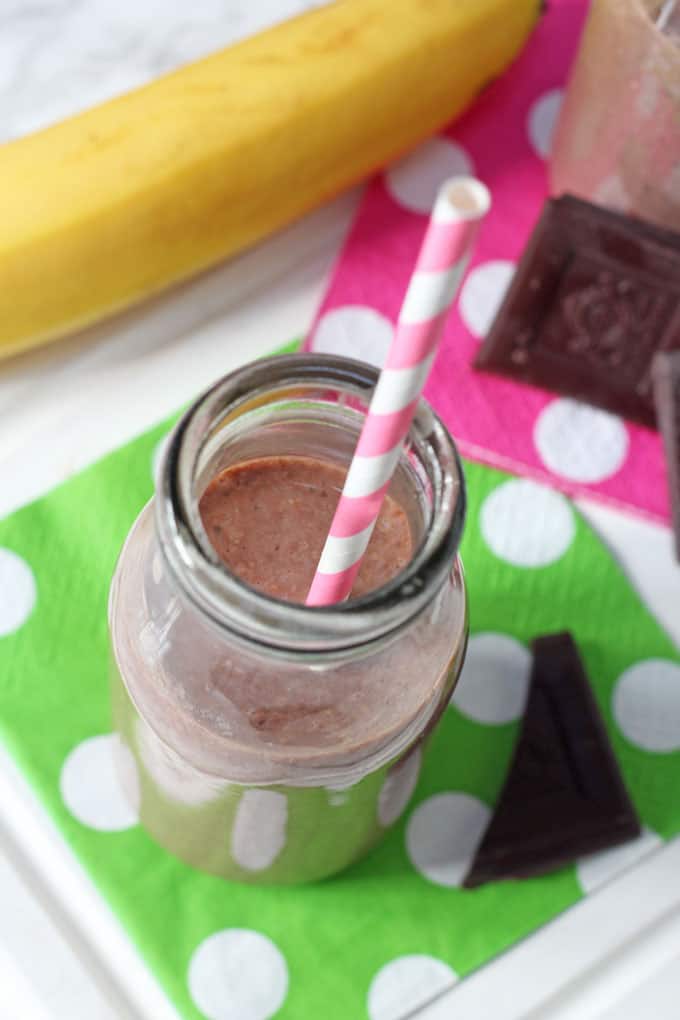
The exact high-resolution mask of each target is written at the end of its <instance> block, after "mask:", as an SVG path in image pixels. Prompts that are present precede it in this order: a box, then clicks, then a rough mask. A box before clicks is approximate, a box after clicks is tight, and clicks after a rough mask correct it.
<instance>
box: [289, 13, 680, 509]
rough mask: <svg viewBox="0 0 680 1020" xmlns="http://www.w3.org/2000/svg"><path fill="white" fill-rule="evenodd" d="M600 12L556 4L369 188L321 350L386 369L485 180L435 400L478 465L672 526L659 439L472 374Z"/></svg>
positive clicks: (435, 375) (328, 311)
mask: <svg viewBox="0 0 680 1020" xmlns="http://www.w3.org/2000/svg"><path fill="white" fill-rule="evenodd" d="M587 7H588V4H587V0H550V2H549V4H548V9H547V11H546V12H545V13H544V15H543V16H542V18H541V20H540V22H539V24H538V26H537V28H536V30H535V31H534V33H533V35H532V37H531V39H530V41H529V43H528V45H527V47H526V48H525V50H524V52H523V53H522V55H521V56H520V58H519V60H518V61H517V62H516V63H515V64H514V66H513V67H512V68H511V69H510V71H509V72H507V73H506V74H505V75H503V77H502V78H500V79H499V80H497V81H496V82H494V83H493V84H492V85H490V86H489V87H488V88H487V89H486V90H485V92H484V93H483V94H482V95H481V96H480V97H479V99H478V101H477V102H476V103H475V104H474V106H473V108H472V109H471V110H470V111H469V112H468V113H467V114H465V115H464V116H463V117H462V118H459V119H458V120H457V121H456V122H455V123H454V124H452V125H450V127H448V128H447V129H446V130H445V131H444V132H443V133H442V134H441V135H440V136H438V137H436V138H433V139H431V140H430V141H428V142H426V143H425V144H424V145H423V146H421V147H420V148H419V149H418V150H416V151H415V152H414V153H412V154H411V155H409V156H407V157H406V158H405V159H403V160H402V161H401V162H400V163H398V164H396V165H394V166H392V167H391V168H390V169H388V170H387V171H386V173H385V174H384V175H382V176H380V177H378V178H377V179H375V180H374V181H373V182H372V183H371V184H370V185H369V186H368V189H367V192H366V195H365V197H364V200H363V204H362V206H361V209H360V211H359V214H358V217H357V220H356V222H355V224H354V227H353V229H352V231H351V234H350V236H349V238H348V240H347V243H346V244H345V247H344V250H343V252H342V254H341V256H340V259H339V262H338V264H337V266H336V269H335V272H334V275H333V278H332V280H331V284H330V287H329V289H328V293H327V294H326V297H325V299H324V301H323V304H322V306H321V309H320V312H319V315H318V318H317V320H316V322H315V324H314V327H313V329H312V332H311V334H310V339H309V342H308V346H310V347H311V348H312V349H313V350H317V351H327V352H330V351H332V352H335V353H342V354H346V355H348V356H353V357H360V358H363V359H364V360H367V361H372V362H374V363H376V364H381V363H382V359H383V357H384V355H385V352H386V350H387V347H388V345H389V342H390V339H391V336H392V332H393V327H394V324H395V323H396V320H397V316H398V313H399V308H400V305H401V301H402V298H403V295H404V292H405V290H406V285H407V282H408V279H409V275H410V273H411V271H412V268H413V265H414V262H415V259H416V255H417V252H418V248H419V246H420V242H421V240H422V237H423V232H424V230H425V225H426V222H427V216H428V213H429V211H430V208H431V205H432V202H433V199H434V196H435V193H436V190H437V186H438V184H439V183H441V181H442V179H443V178H445V177H447V176H449V175H451V174H456V173H465V172H471V173H475V174H476V175H477V176H479V177H480V178H481V179H482V180H483V181H484V182H485V183H486V184H487V185H488V186H489V188H490V190H491V193H492V198H493V206H492V209H491V212H490V214H489V216H488V218H487V220H486V222H485V224H484V226H483V228H482V231H481V234H480V238H479V242H478V245H477V248H476V251H475V254H474V257H473V259H472V262H471V264H470V268H469V270H468V273H467V276H466V279H465V282H464V285H463V288H462V291H461V295H460V301H459V304H458V308H457V309H456V310H455V311H454V312H453V313H452V314H451V316H450V318H449V321H448V324H447V328H446V331H445V335H444V340H443V344H442V348H441V350H440V353H439V355H438V357H437V361H436V364H435V368H434V370H433V372H432V376H431V378H430V380H429V383H428V385H427V388H426V391H425V395H426V396H427V397H428V399H429V400H430V402H431V403H432V404H433V406H434V407H435V408H436V410H437V411H438V412H439V414H440V415H441V416H442V418H443V419H444V420H445V421H446V423H447V424H448V426H449V427H450V429H451V431H452V432H453V434H454V435H455V437H456V439H457V441H458V444H459V447H460V449H461V452H462V453H463V454H464V455H465V456H467V457H469V458H471V459H475V460H479V461H481V462H483V463H486V464H492V465H495V466H498V467H502V468H505V469H507V470H510V471H513V472H515V473H517V474H523V475H529V476H531V477H534V478H536V479H539V480H541V481H545V482H549V483H550V484H551V485H553V486H555V487H557V488H559V489H562V490H563V491H564V492H567V493H569V494H571V495H588V496H592V497H595V498H597V499H600V500H602V501H604V502H608V503H610V504H614V505H617V506H619V507H621V508H625V509H629V510H633V511H636V512H638V513H642V514H644V515H646V516H648V517H650V518H652V519H656V520H658V521H668V519H669V506H668V496H667V490H666V476H665V467H664V461H663V453H662V448H661V442H660V439H659V436H658V435H657V434H656V433H655V432H652V431H650V430H648V429H645V428H642V427H640V426H637V425H633V424H630V423H628V422H624V421H622V420H621V419H619V418H617V417H616V416H614V415H611V414H607V413H605V412H604V411H600V410H598V409H596V408H592V407H589V406H586V405H584V404H580V403H577V402H575V401H572V400H567V399H564V398H560V397H557V396H556V395H554V394H551V393H549V392H547V391H544V390H540V389H537V388H534V387H531V386H526V385H522V384H519V383H516V382H511V381H509V380H504V379H501V378H498V377H493V376H490V375H485V374H482V373H478V372H475V371H474V370H473V368H472V361H473V358H474V356H475V354H476V352H477V350H478V348H479V343H480V340H481V339H482V338H483V337H484V335H485V334H486V332H487V330H488V328H489V326H490V324H491V322H492V320H493V317H494V315H495V312H496V309H497V308H498V305H499V303H500V300H501V299H502V297H503V294H504V292H505V289H506V288H507V285H508V283H509V281H510V279H511V278H512V275H513V272H514V267H515V265H516V263H517V261H518V259H519V257H520V255H521V253H522V250H523V248H524V246H525V244H526V241H527V239H528V237H529V234H530V233H531V230H532V228H533V226H534V223H535V221H536V219H537V218H538V215H539V212H540V210H541V207H542V204H543V201H544V199H545V198H546V195H547V172H546V171H547V166H546V159H547V157H548V154H549V151H550V144H551V135H552V129H553V126H554V122H555V118H556V115H557V112H558V110H559V105H560V99H561V95H562V88H563V86H564V83H565V81H566V77H567V73H568V70H569V66H570V64H571V61H572V59H573V57H574V54H575V52H576V48H577V44H578V38H579V33H580V30H581V27H582V24H583V20H584V16H585V14H586V11H587Z"/></svg>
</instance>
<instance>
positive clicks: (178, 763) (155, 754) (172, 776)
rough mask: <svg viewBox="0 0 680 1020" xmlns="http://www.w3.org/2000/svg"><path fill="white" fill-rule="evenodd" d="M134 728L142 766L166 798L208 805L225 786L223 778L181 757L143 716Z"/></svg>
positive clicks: (182, 802) (184, 802)
mask: <svg viewBox="0 0 680 1020" xmlns="http://www.w3.org/2000/svg"><path fill="white" fill-rule="evenodd" d="M135 730H136V739H137V749H138V751H139V757H140V758H141V760H142V762H143V764H144V768H145V769H146V771H147V772H148V774H149V777H150V778H151V779H152V780H153V782H154V783H155V785H156V786H157V787H158V789H159V790H160V791H161V793H163V794H164V796H165V797H167V798H168V800H174V801H176V802H177V803H179V804H207V803H209V802H210V801H211V800H216V799H217V797H219V795H220V794H221V793H223V792H224V791H225V790H226V788H227V787H228V785H229V784H228V783H227V782H226V780H224V779H217V778H215V777H214V776H210V775H207V774H206V773H205V772H201V771H200V770H199V769H197V768H195V767H194V766H193V765H191V764H189V762H186V761H184V759H182V758H180V756H179V755H178V754H177V752H176V751H174V750H173V749H172V748H171V747H168V745H167V744H164V743H163V741H162V740H160V738H159V737H157V736H156V734H155V733H154V731H153V730H152V729H151V727H150V726H149V725H148V724H147V723H145V722H144V720H143V719H141V718H140V719H138V720H137V723H136V726H135Z"/></svg>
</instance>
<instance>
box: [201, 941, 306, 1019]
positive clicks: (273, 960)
mask: <svg viewBox="0 0 680 1020" xmlns="http://www.w3.org/2000/svg"><path fill="white" fill-rule="evenodd" d="M188 982H189V994H190V995H191V998H192V999H193V1000H194V1004H195V1005H196V1007H197V1008H198V1009H200V1010H201V1012H202V1013H204V1014H205V1016H206V1017H207V1018H208V1020H267V1018H268V1017H271V1016H273V1015H274V1013H276V1012H277V1010H279V1009H280V1008H281V1006H282V1005H283V1001H284V999H285V998H286V992H287V991H288V968H287V967H286V961H285V959H284V958H283V954H282V953H281V950H280V949H279V948H278V947H277V946H276V945H275V944H274V943H273V942H272V940H271V939H269V938H267V936H266V935H261V934H260V932H257V931H251V930H249V929H247V928H225V929H224V930H223V931H218V932H215V934H214V935H210V936H209V937H208V938H207V939H204V940H203V942H201V944H200V946H199V947H198V949H196V951H195V952H194V954H193V956H192V957H191V961H190V963H189V974H188Z"/></svg>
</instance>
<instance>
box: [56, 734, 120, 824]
mask: <svg viewBox="0 0 680 1020" xmlns="http://www.w3.org/2000/svg"><path fill="white" fill-rule="evenodd" d="M114 757H115V758H116V759H117V761H114ZM119 770H120V771H119ZM121 772H122V773H123V775H122V780H121ZM123 783H124V784H125V791H124V790H123ZM59 788H60V790H61V796H62V799H63V801H64V804H65V805H66V807H67V808H68V810H69V811H70V812H71V814H72V815H73V816H74V818H77V819H78V821H79V822H82V824H83V825H88V826H89V827H90V828H91V829H98V830H99V831H100V832H117V831H118V830H120V829H129V828H130V826H132V825H136V824H137V820H138V818H137V809H138V804H139V786H138V782H137V775H136V767H135V762H134V759H133V757H132V754H131V753H130V751H129V749H128V748H127V747H126V746H125V745H124V744H123V743H122V741H121V739H120V737H119V736H118V735H117V734H114V733H107V734H104V735H102V736H99V737H90V738H89V739H87V740H83V742H82V743H81V744H78V745H77V747H74V748H73V750H72V751H71V752H70V754H69V755H68V757H67V758H66V761H65V762H64V764H63V766H62V770H61V776H60V777H59ZM126 791H127V793H128V795H129V794H130V793H132V795H133V798H134V801H135V806H134V807H133V804H132V803H131V800H130V799H128V796H126Z"/></svg>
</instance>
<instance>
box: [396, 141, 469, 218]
mask: <svg viewBox="0 0 680 1020" xmlns="http://www.w3.org/2000/svg"><path fill="white" fill-rule="evenodd" d="M473 173H474V165H473V163H472V159H471V158H470V156H469V154H468V153H467V152H466V151H465V149H464V148H463V147H462V146H461V145H457V144H456V142H451V141H449V140H448V138H431V139H430V140H429V141H428V142H425V143H424V145H421V146H419V147H418V148H417V149H416V150H415V152H412V153H411V154H410V155H408V156H406V157H405V158H404V159H401V160H399V162H398V163H395V164H394V165H393V166H391V167H389V169H388V170H387V174H386V179H385V181H386V184H387V190H388V191H389V193H390V194H391V196H392V198H393V199H394V200H395V202H398V203H399V204H400V205H403V206H405V207H406V208H407V209H410V210H411V211H412V212H417V213H429V212H430V211H431V209H432V206H433V205H434V200H435V197H436V195H437V192H438V191H439V187H440V185H441V184H442V182H443V181H445V180H446V178H447V177H453V176H456V175H458V174H473Z"/></svg>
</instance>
